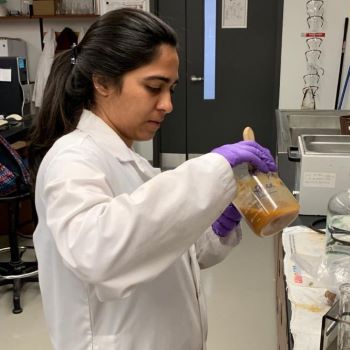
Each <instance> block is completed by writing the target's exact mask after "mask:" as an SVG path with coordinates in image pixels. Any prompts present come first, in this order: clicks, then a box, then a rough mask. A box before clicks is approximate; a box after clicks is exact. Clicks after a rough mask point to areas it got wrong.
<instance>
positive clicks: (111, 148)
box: [30, 9, 275, 350]
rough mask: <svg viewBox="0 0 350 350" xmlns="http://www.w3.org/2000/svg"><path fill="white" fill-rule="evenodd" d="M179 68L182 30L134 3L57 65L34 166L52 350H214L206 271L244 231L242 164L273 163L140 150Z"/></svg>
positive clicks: (35, 139) (263, 154) (263, 156)
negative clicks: (181, 159) (159, 159)
mask: <svg viewBox="0 0 350 350" xmlns="http://www.w3.org/2000/svg"><path fill="white" fill-rule="evenodd" d="M178 65H179V61H178V55H177V41H176V36H175V34H174V32H173V30H172V29H171V28H169V27H168V26H167V25H166V24H165V23H163V22H162V21H161V20H159V19H158V18H157V17H155V16H153V15H151V14H149V13H145V12H142V11H137V10H131V9H121V10H116V11H112V12H109V13H107V14H105V15H104V16H102V17H100V18H99V19H98V20H97V22H96V23H94V24H93V25H92V26H91V28H90V29H89V30H88V31H87V33H86V35H85V37H84V39H83V40H82V42H81V43H80V44H79V45H78V46H77V47H75V48H74V49H72V50H70V52H65V53H63V54H61V55H60V56H58V57H57V58H56V59H55V61H54V63H53V67H52V71H51V74H50V77H49V79H48V84H47V87H46V91H45V96H44V104H43V106H42V109H41V112H40V115H39V116H38V121H37V125H36V126H35V129H34V131H33V135H32V143H31V146H30V164H31V170H32V176H33V178H35V177H36V205H37V211H38V216H39V224H38V226H37V228H36V231H35V234H34V244H35V249H36V253H37V257H38V262H39V277H40V288H41V292H42V298H43V306H44V312H45V317H46V320H47V323H48V326H49V332H50V336H51V339H52V342H53V345H54V348H55V349H60V350H67V349H69V350H70V349H72V350H73V349H74V350H80V349H81V350H82V349H84V350H85V349H95V350H96V349H102V350H112V349H113V350H115V349H122V350H138V349H140V350H164V349H170V350H180V349H181V350H202V349H205V339H206V333H207V324H206V314H205V302H204V299H203V293H202V290H201V287H200V282H199V269H200V268H206V267H208V266H211V265H213V264H216V263H218V262H219V261H221V260H222V259H223V258H224V257H225V256H226V255H227V253H228V252H229V251H230V249H231V248H232V247H233V246H235V245H236V244H237V243H238V242H239V240H240V228H239V225H238V224H239V221H240V215H239V213H238V212H237V210H236V209H235V208H234V207H233V206H232V205H230V201H231V199H232V198H233V195H234V193H235V182H234V178H233V175H232V168H231V167H233V166H235V165H237V164H239V163H242V162H251V163H252V164H253V165H254V166H256V167H258V168H259V169H260V170H262V171H265V172H267V171H269V170H275V164H274V161H273V159H272V157H271V154H270V153H269V151H268V150H266V149H264V148H263V147H261V146H259V145H258V144H256V143H254V142H240V143H238V144H233V145H225V146H222V147H219V148H217V149H215V150H213V152H211V153H209V154H206V155H203V156H201V157H198V158H196V159H193V160H190V161H187V162H185V163H184V164H182V165H181V166H179V167H178V168H176V169H174V170H171V171H167V172H164V173H161V174H160V172H159V170H158V169H154V168H152V167H151V166H150V165H149V163H148V162H147V161H146V160H145V159H143V158H142V157H140V156H139V155H138V154H136V153H135V152H134V151H133V149H132V144H133V142H134V141H135V140H150V139H152V137H153V136H154V134H155V133H156V131H157V130H158V129H159V127H160V125H161V123H162V121H163V120H164V118H165V116H166V114H167V113H169V112H171V110H172V102H171V94H172V92H173V90H174V88H175V86H176V83H177V81H178ZM39 166H40V167H39ZM37 171H38V172H37ZM36 174H37V175H36ZM225 208H226V209H225Z"/></svg>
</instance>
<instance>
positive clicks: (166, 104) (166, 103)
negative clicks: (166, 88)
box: [157, 92, 173, 113]
mask: <svg viewBox="0 0 350 350" xmlns="http://www.w3.org/2000/svg"><path fill="white" fill-rule="evenodd" d="M157 108H158V109H160V110H162V111H164V112H166V113H170V112H171V111H172V110H173V102H172V96H171V93H170V92H165V93H164V94H162V95H161V96H160V98H159V101H158V105H157Z"/></svg>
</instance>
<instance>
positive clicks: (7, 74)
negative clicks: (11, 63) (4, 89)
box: [0, 68, 11, 82]
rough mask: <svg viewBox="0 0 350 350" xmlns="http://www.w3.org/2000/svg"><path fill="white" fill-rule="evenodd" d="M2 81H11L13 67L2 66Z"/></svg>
mask: <svg viewBox="0 0 350 350" xmlns="http://www.w3.org/2000/svg"><path fill="white" fill-rule="evenodd" d="M0 81H8V82H11V69H4V68H0Z"/></svg>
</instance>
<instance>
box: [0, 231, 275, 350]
mask: <svg viewBox="0 0 350 350" xmlns="http://www.w3.org/2000/svg"><path fill="white" fill-rule="evenodd" d="M249 231H250V230H249V229H248V228H247V227H245V226H244V227H243V237H244V239H243V241H242V242H241V244H240V245H239V246H238V247H236V248H235V250H234V251H233V252H232V254H231V255H230V256H229V257H228V258H227V259H226V260H225V261H224V262H223V263H221V264H219V265H217V266H215V267H213V268H211V269H208V270H205V271H203V284H204V288H205V291H206V294H207V302H208V317H209V338H208V350H276V349H277V333H276V301H275V271H274V257H273V254H274V253H273V239H271V238H265V239H261V238H258V237H256V236H254V234H252V233H251V232H249ZM11 297H12V296H11V291H10V289H9V287H6V286H3V287H0V335H1V340H0V349H1V350H51V349H52V347H51V346H50V341H49V339H48V335H47V332H46V329H45V323H44V318H43V314H42V305H41V298H40V292H39V287H38V284H37V283H33V284H27V285H25V286H24V289H23V292H22V306H23V312H22V313H21V314H18V315H14V314H12V307H11ZM67 350H68V349H67ZM135 350H136V349H135ZM137 350H138V349H137ZM140 350H141V349H140ZM184 350H187V349H184Z"/></svg>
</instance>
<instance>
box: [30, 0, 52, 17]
mask: <svg viewBox="0 0 350 350" xmlns="http://www.w3.org/2000/svg"><path fill="white" fill-rule="evenodd" d="M33 14H34V16H43V15H54V14H55V1H54V0H36V1H33Z"/></svg>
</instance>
